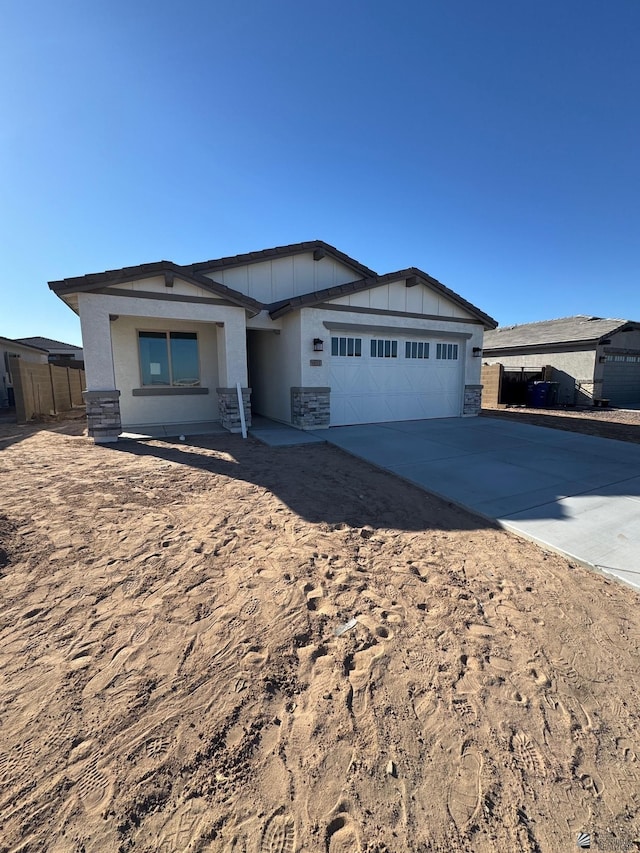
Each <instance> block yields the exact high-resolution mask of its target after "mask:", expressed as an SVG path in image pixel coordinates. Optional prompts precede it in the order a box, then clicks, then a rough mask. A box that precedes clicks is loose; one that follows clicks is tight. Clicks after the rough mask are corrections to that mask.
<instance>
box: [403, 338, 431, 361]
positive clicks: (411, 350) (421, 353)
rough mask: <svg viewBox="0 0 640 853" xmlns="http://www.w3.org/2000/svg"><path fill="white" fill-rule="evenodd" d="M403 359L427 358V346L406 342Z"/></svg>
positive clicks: (415, 342)
mask: <svg viewBox="0 0 640 853" xmlns="http://www.w3.org/2000/svg"><path fill="white" fill-rule="evenodd" d="M404 357H405V358H429V344H428V343H427V344H425V343H418V342H417V341H407V342H406V343H405V350H404Z"/></svg>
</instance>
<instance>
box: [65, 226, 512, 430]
mask: <svg viewBox="0 0 640 853" xmlns="http://www.w3.org/2000/svg"><path fill="white" fill-rule="evenodd" d="M49 287H50V288H51V289H52V290H53V291H54V292H55V293H56V294H57V295H58V296H59V297H60V298H61V299H62V300H64V302H66V304H67V305H69V306H70V307H71V308H72V309H73V310H74V311H75V312H76V313H78V314H79V316H80V322H81V327H82V338H83V343H84V358H85V369H86V380H87V392H86V401H87V412H88V419H89V431H90V434H91V435H93V437H94V439H95V440H96V441H113V440H115V439H116V437H117V436H118V434H119V432H120V431H121V429H122V428H126V427H128V426H133V425H136V426H137V425H143V424H147V425H151V424H177V423H181V422H182V423H185V422H206V421H211V420H219V421H220V422H221V423H222V425H223V426H224V427H226V428H227V429H229V430H231V431H232V432H237V431H239V430H240V409H239V405H238V395H237V384H238V383H239V385H240V387H241V389H242V399H243V408H244V411H245V416H246V418H247V421H249V422H250V418H251V412H252V411H253V412H254V413H256V414H260V415H263V416H265V417H269V418H272V419H274V420H277V421H280V422H283V423H288V424H292V425H293V426H296V427H299V428H302V429H316V428H322V427H328V426H330V425H331V426H333V425H339V424H357V423H373V422H380V421H391V420H410V419H418V418H440V417H458V416H461V415H463V414H465V415H475V414H477V413H478V412H479V409H480V392H481V386H480V367H481V359H480V355H481V350H482V337H483V333H484V330H485V329H492V328H495V326H496V325H497V324H496V322H495V320H493V319H492V318H491V317H489V316H488V315H487V314H485V313H484V312H482V311H481V310H480V309H479V308H476V307H475V306H473V305H472V304H471V303H470V302H467V301H466V300H465V299H463V298H462V297H461V296H458V295H457V294H456V293H454V292H453V291H452V290H449V289H448V288H447V287H445V286H444V285H443V284H441V283H440V282H438V281H436V280H435V279H434V278H432V277H431V276H429V275H427V274H426V273H424V272H422V271H421V270H419V269H416V268H414V267H412V268H410V269H405V270H400V271H398V272H394V273H388V274H386V275H377V274H376V273H375V272H374V271H373V270H371V269H369V268H368V267H365V266H363V265H362V264H360V263H359V262H358V261H356V260H354V259H353V258H350V257H348V256H347V255H345V254H343V253H342V252H340V251H338V250H337V249H335V248H333V247H332V246H329V245H328V244H326V243H323V242H322V241H320V240H316V241H313V242H308V243H297V244H294V245H290V246H283V247H279V248H275V249H267V250H264V251H260V252H251V253H249V254H245V255H236V256H233V257H228V258H220V259H218V260H211V261H205V262H204V263H197V264H192V265H190V266H178V265H177V264H174V263H171V262H170V261H159V262H157V263H152V264H143V265H141V266H136V267H127V268H124V269H120V270H114V271H110V272H104V273H98V274H94V275H86V276H81V277H79V278H71V279H64V280H62V281H55V282H50V283H49Z"/></svg>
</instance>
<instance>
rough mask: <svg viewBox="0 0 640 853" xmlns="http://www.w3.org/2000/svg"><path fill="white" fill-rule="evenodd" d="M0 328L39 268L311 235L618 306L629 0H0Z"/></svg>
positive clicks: (364, 251)
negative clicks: (403, 0)
mask: <svg viewBox="0 0 640 853" xmlns="http://www.w3.org/2000/svg"><path fill="white" fill-rule="evenodd" d="M0 116H1V119H0V188H1V195H0V198H1V199H2V204H1V205H0V226H1V227H0V260H1V261H2V264H1V273H2V276H3V282H2V299H1V300H0V335H2V336H5V337H23V336H27V335H46V336H49V337H54V338H59V339H62V340H66V341H69V342H72V343H76V342H77V343H79V342H80V332H79V323H78V320H77V318H76V317H75V315H74V314H73V313H72V312H71V311H70V310H69V309H68V308H66V306H64V305H63V303H62V302H60V301H59V300H58V299H57V298H56V297H55V296H54V295H53V294H52V293H50V291H49V290H48V288H47V284H46V283H47V281H48V280H52V279H59V278H65V277H68V276H75V275H82V274H84V273H88V272H97V271H100V270H104V269H113V268H118V267H122V266H127V265H130V264H137V263H145V262H149V261H156V260H160V259H163V258H168V259H170V260H173V261H175V262H177V263H191V262H194V261H200V260H205V259H207V258H215V257H220V256H222V255H227V254H235V253H238V252H245V251H252V250H256V249H262V248H267V247H270V246H276V245H282V244H286V243H292V242H298V241H300V240H312V239H322V240H326V241H327V242H329V243H332V244H333V245H335V246H337V247H338V248H339V249H341V250H342V251H344V252H346V253H347V254H349V255H352V256H353V257H355V258H357V259H358V260H360V261H361V262H362V263H364V264H366V265H367V266H369V267H372V268H373V269H375V270H377V271H378V272H381V273H383V272H388V271H391V270H395V269H399V268H403V267H407V266H418V267H420V268H422V269H424V270H426V271H427V272H429V273H430V274H431V275H433V276H435V277H436V278H438V279H440V280H441V281H442V282H444V283H445V284H446V285H448V286H449V287H451V288H453V289H454V290H456V291H457V292H458V293H460V294H461V295H462V296H464V297H465V298H467V299H469V300H470V301H471V302H473V303H475V304H476V305H477V306H479V307H480V308H482V309H483V310H484V311H486V312H487V313H489V314H491V315H493V316H494V317H495V318H496V319H497V320H498V321H499V322H500V323H501V325H505V324H511V323H519V322H528V321H533V320H539V319H546V318H550V317H559V316H566V315H569V314H577V313H589V314H596V315H599V316H604V317H623V318H629V319H635V320H640V287H639V284H640V275H639V274H640V2H639V0H612V2H605V0H421V2H404V3H402V2H397V0H396V2H371V0H367V2H364V0H363V1H362V2H350V0H340V2H335V0H323V2H322V3H308V2H305V0H283V2H280V0H269V1H268V0H235V2H231V0H202V2H201V1H200V0H183V2H180V3H179V2H177V0H172V2H167V0H153V2H149V0H77V2H76V1H75V0H74V2H72V1H71V0H56V2H51V0H0Z"/></svg>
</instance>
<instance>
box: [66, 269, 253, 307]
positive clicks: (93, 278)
mask: <svg viewBox="0 0 640 853" xmlns="http://www.w3.org/2000/svg"><path fill="white" fill-rule="evenodd" d="M158 276H164V280H165V285H166V286H167V287H171V286H172V285H173V282H174V279H176V278H179V279H181V280H183V281H186V282H188V283H190V284H193V285H195V286H196V287H199V288H201V289H203V290H206V291H207V292H209V293H211V294H213V295H215V296H221V297H223V298H225V299H228V300H229V301H230V302H233V303H234V304H236V305H239V306H241V307H243V308H246V309H247V310H248V311H251V312H255V313H258V312H259V311H260V310H261V309H262V305H261V303H260V302H257V301H256V300H255V299H251V297H249V296H246V295H245V294H244V293H240V292H239V291H236V290H232V289H231V288H230V287H226V286H225V285H224V284H221V283H220V282H217V281H213V280H212V279H210V278H207V277H206V276H204V275H201V274H200V273H198V272H195V271H193V270H191V269H190V268H189V267H181V266H179V265H178V264H174V263H173V262H172V261H158V262H156V263H151V264H140V265H138V266H134V267H123V268H122V269H119V270H107V271H105V272H102V273H92V274H89V275H83V276H78V277H76V278H65V279H62V280H61V281H50V282H49V288H50V289H51V290H52V291H53V292H54V293H55V294H56V295H57V296H59V297H60V298H63V297H64V296H65V295H70V294H73V293H91V292H101V291H104V289H105V288H108V287H109V288H111V287H117V286H118V285H120V284H126V283H129V282H133V281H141V280H144V279H148V278H157V277H158Z"/></svg>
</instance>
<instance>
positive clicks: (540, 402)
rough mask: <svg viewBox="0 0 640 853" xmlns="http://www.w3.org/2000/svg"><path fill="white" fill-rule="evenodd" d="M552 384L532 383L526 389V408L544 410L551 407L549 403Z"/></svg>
mask: <svg viewBox="0 0 640 853" xmlns="http://www.w3.org/2000/svg"><path fill="white" fill-rule="evenodd" d="M552 384H556V383H552V382H532V383H531V384H530V385H529V386H528V388H527V406H529V408H530V409H544V408H545V407H546V406H549V405H551V403H550V401H549V397H550V392H551V385H552Z"/></svg>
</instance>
